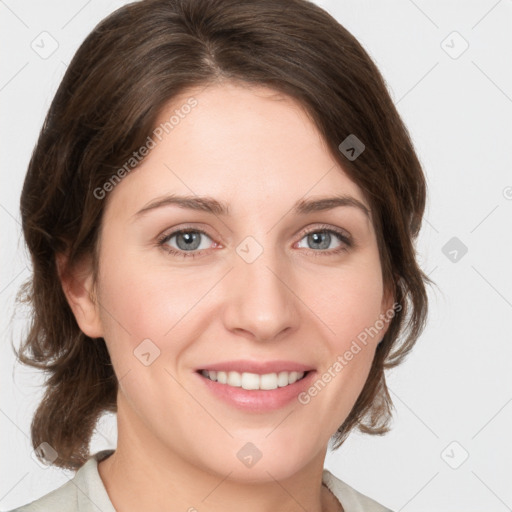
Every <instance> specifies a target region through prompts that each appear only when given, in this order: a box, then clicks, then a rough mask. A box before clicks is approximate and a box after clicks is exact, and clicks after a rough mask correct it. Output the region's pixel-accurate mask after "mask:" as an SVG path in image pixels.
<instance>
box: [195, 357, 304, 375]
mask: <svg viewBox="0 0 512 512" xmlns="http://www.w3.org/2000/svg"><path fill="white" fill-rule="evenodd" d="M201 370H208V371H209V370H213V371H233V372H238V373H244V372H247V373H259V374H261V375H264V374H266V373H279V372H307V371H309V370H314V368H312V367H311V366H310V365H306V364H302V363H296V362H294V361H247V360H238V361H223V362H221V363H215V364H207V365H205V366H201V367H200V368H199V369H198V371H201Z"/></svg>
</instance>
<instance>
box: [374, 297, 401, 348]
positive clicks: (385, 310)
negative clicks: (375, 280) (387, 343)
mask: <svg viewBox="0 0 512 512" xmlns="http://www.w3.org/2000/svg"><path fill="white" fill-rule="evenodd" d="M394 305H395V296H394V294H393V291H392V290H391V288H390V287H387V288H385V289H384V293H383V294H382V305H381V310H380V312H381V315H384V318H386V321H385V325H384V327H383V329H382V330H381V332H380V333H379V337H380V338H381V341H382V339H383V338H384V336H385V334H386V332H387V331H388V328H389V325H390V324H391V319H392V318H393V316H395V308H394ZM400 309H401V308H400ZM400 309H398V311H400ZM379 343H380V342H379Z"/></svg>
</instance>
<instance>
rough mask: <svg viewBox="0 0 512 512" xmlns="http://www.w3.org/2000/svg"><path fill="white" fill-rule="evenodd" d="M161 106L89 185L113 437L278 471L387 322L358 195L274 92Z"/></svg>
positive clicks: (308, 442)
mask: <svg viewBox="0 0 512 512" xmlns="http://www.w3.org/2000/svg"><path fill="white" fill-rule="evenodd" d="M192 97H193V98H194V99H193V100H191V98H192ZM187 100H188V103H187ZM184 105H189V106H190V105H193V106H192V107H191V108H188V107H185V106H184ZM175 111H178V112H175ZM173 115H174V118H173V119H172V120H171V121H170V122H169V123H168V124H167V125H166V130H167V132H168V133H166V130H165V129H162V127H160V128H157V130H156V131H155V132H154V134H153V136H152V142H150V141H149V140H148V144H149V146H150V147H152V149H151V150H150V152H149V154H148V156H147V157H146V159H145V160H144V161H143V163H142V164H141V165H140V166H139V167H138V168H137V169H136V170H133V171H130V172H129V173H127V175H126V176H125V177H124V178H123V179H122V181H121V182H120V183H119V184H118V185H117V186H115V188H114V189H113V190H112V191H110V192H109V193H108V194H107V195H106V197H105V198H104V199H99V200H105V201H108V204H107V207H106V210H105V213H104V217H103V225H102V232H101V239H100V242H101V245H100V256H99V258H100V264H99V278H98V282H97V299H98V303H99V305H98V307H97V310H96V314H97V321H98V325H99V326H100V327H99V329H100V331H101V335H102V336H103V337H104V338H105V341H106V343H107V346H108V349H109V352H110V355H111V358H112V363H113V366H114V370H115V373H116V375H117V378H118V380H119V395H118V425H119V443H120V445H119V446H121V443H124V446H123V449H124V450H126V451H128V450H130V449H133V450H144V452H145V455H146V456H148V457H152V458H155V459H156V458H159V457H163V458H165V460H170V458H174V459H175V460H178V459H179V460H180V461H182V462H185V463H189V464H192V465H193V466H195V467H196V468H199V469H201V470H205V471H208V472H209V473H214V474H220V475H223V476H225V475H226V474H228V473H231V475H230V478H231V479H234V480H237V479H238V480H240V481H253V482H255V481H258V480H261V481H263V480H268V479H269V474H271V475H272V476H273V477H274V478H276V479H282V478H286V477H287V476H289V475H291V474H294V473H295V472H297V471H299V470H301V469H304V468H306V467H307V466H308V465H311V464H314V463H315V461H316V462H318V461H320V460H322V461H323V457H324V455H325V450H326V447H327V443H328V441H329V438H330V437H331V436H332V435H333V434H334V433H335V431H336V430H337V429H338V427H339V426H340V425H341V424H342V423H343V421H344V420H345V418H346V417H347V415H348V414H349V412H350V410H351V409H352V407H353V405H354V403H355V401H356V399H357V397H358V395H359V394H360V392H361V390H362V387H363V385H364V383H365V381H366V379H367V376H368V373H369V369H370V366H371V362H372V359H373V356H374V352H375V348H376V346H377V343H378V342H379V341H380V340H381V339H382V337H383V335H384V333H385V330H386V328H387V325H388V323H387V322H385V321H383V318H384V317H383V314H386V312H388V314H389V309H390V307H391V304H392V303H391V301H390V300H385V297H384V289H383V282H382V276H381V266H380V261H379V253H378V247H377V242H376V235H375V232H374V227H373V224H372V221H371V216H369V215H368V212H367V211H365V210H366V209H368V210H369V204H368V203H367V202H366V201H365V199H364V196H363V194H362V192H361V190H360V188H359V187H358V186H357V185H355V184H354V183H353V182H352V181H351V180H350V179H349V178H348V177H347V175H346V174H345V173H344V172H343V170H342V169H341V168H340V166H339V165H338V164H337V163H336V161H335V160H334V159H333V158H332V156H331V155H330V154H329V152H328V150H327V148H326V147H325V146H324V144H323V143H322V140H321V138H320V136H319V133H318V132H317V130H316V128H315V126H314V124H313V123H312V122H311V121H310V120H309V119H308V117H307V116H306V115H305V114H304V112H303V111H302V110H301V108H300V107H299V105H298V104H297V103H296V102H294V101H293V100H292V99H290V98H286V97H279V98H278V97H277V95H276V93H275V91H272V90H270V89H267V88H263V87H253V88H249V87H242V86H240V85H235V84H232V83H224V84H223V85H216V86H211V87H209V88H206V89H202V90H194V91H192V90H190V91H188V92H187V93H184V94H182V95H181V96H180V97H179V98H175V99H174V100H173V102H172V105H169V106H168V108H166V109H165V110H164V111H162V112H161V116H160V119H159V120H158V124H159V125H160V124H161V123H162V124H164V123H166V122H167V121H169V119H170V118H171V116H173ZM160 139H161V140H160ZM340 142H341V141H340ZM107 188H108V187H107ZM182 196H186V198H187V200H188V203H183V204H181V205H180V203H178V202H175V201H177V199H178V198H179V197H182ZM333 197H337V198H344V199H343V200H342V201H338V202H337V203H335V202H334V201H333V202H330V203H329V202H328V201H325V202H323V203H318V204H317V205H316V206H315V205H314V203H311V204H310V202H312V201H319V200H323V199H326V198H333ZM172 198H174V199H172ZM219 205H224V206H225V207H226V210H227V211H221V208H220V207H219ZM307 205H310V206H307ZM178 230H184V231H185V233H182V234H176V232H177V231H178ZM376 333H377V334H376ZM205 369H210V370H212V371H216V372H217V373H213V374H208V375H209V376H210V377H213V378H215V377H216V378H217V379H218V381H217V382H214V381H212V380H210V378H209V377H206V376H205V375H203V374H202V373H201V370H205ZM306 371H307V373H306ZM291 372H295V373H291ZM297 372H298V373H297ZM301 372H304V377H303V379H301V380H299V381H297V382H295V383H293V380H294V379H295V378H297V377H300V376H301ZM244 374H247V375H244ZM261 375H264V377H261ZM226 379H227V382H226V383H224V381H225V380H226ZM219 381H220V382H219ZM289 382H292V383H291V384H288V385H287V383H289ZM240 384H242V387H240ZM261 386H263V387H265V388H269V389H267V390H262V389H245V388H254V387H256V388H259V387H261ZM272 388H275V389H272ZM291 441H293V445H292V446H291V445H290V442H291ZM119 446H118V449H119Z"/></svg>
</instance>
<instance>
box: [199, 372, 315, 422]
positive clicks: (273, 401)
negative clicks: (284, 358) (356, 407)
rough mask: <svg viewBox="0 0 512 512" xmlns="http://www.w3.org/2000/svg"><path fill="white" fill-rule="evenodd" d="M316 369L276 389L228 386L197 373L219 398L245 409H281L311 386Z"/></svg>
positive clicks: (258, 410) (255, 410)
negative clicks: (250, 388) (248, 388)
mask: <svg viewBox="0 0 512 512" xmlns="http://www.w3.org/2000/svg"><path fill="white" fill-rule="evenodd" d="M315 373H316V372H315V371H314V370H311V371H309V372H308V373H307V375H306V376H305V377H303V378H302V379H301V380H298V381H296V382H294V383H293V384H289V385H288V386H284V387H282V388H276V389H269V390H266V389H253V390H247V389H244V388H241V387H233V386H228V385H227V384H220V383H219V382H217V381H214V380H210V379H208V378H207V377H205V376H204V375H202V374H201V373H200V372H196V375H198V377H199V378H200V379H201V380H202V381H203V382H204V384H205V385H206V386H207V387H208V389H209V390H210V391H211V392H212V393H213V394H214V395H215V396H217V397H218V398H220V399H221V400H223V401H224V402H226V403H228V404H229V405H231V406H235V407H237V408H238V409H243V410H244V411H254V412H262V411H273V410H276V409H281V408H282V407H284V406H286V405H288V404H289V403H290V402H291V401H293V400H294V399H296V398H297V396H298V395H299V393H302V392H303V391H305V390H306V389H307V388H309V387H310V385H311V382H312V381H313V379H314V376H315Z"/></svg>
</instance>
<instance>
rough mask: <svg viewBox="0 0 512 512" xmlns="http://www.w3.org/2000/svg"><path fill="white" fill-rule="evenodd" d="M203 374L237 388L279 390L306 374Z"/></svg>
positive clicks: (203, 372) (212, 372) (203, 371)
mask: <svg viewBox="0 0 512 512" xmlns="http://www.w3.org/2000/svg"><path fill="white" fill-rule="evenodd" d="M201 374H202V375H203V376H204V377H206V378H207V379H210V380H213V381H216V382H219V383H220V384H227V385H228V386H233V387H235V388H240V387H241V388H243V389H247V390H252V389H265V390H270V389H277V388H283V387H285V386H288V385H290V384H293V383H294V382H296V381H298V380H300V379H302V377H304V372H280V373H265V374H263V375H259V374H257V373H248V372H244V373H238V372H222V371H213V370H212V371H208V370H202V371H201Z"/></svg>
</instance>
